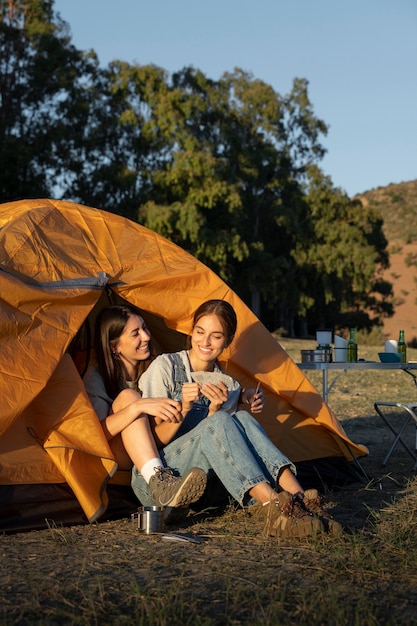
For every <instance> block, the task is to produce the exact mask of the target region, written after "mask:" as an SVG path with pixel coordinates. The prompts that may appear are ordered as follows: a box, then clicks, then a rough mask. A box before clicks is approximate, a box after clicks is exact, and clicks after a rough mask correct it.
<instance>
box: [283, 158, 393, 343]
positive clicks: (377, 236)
mask: <svg viewBox="0 0 417 626" xmlns="http://www.w3.org/2000/svg"><path fill="white" fill-rule="evenodd" d="M305 191H306V194H305V203H306V209H305V221H304V227H303V229H302V232H303V236H302V237H301V238H300V239H299V241H298V242H297V245H296V246H295V248H294V250H293V253H292V254H293V257H294V259H295V260H296V263H297V275H298V281H299V283H300V288H301V293H302V296H301V298H300V303H299V309H298V316H299V318H301V319H303V318H305V319H308V322H309V326H310V331H311V330H312V329H314V328H317V327H320V326H330V327H336V328H343V327H348V326H357V327H362V328H367V329H368V330H369V329H370V328H371V327H372V325H374V324H378V323H379V322H380V320H381V318H382V317H384V316H388V315H392V302H391V298H392V285H390V284H389V283H386V282H384V281H383V280H382V272H383V270H384V269H385V268H387V267H388V266H389V257H388V253H387V243H388V242H387V240H386V238H385V236H384V234H383V230H382V219H381V217H380V216H379V215H378V214H377V213H376V212H375V210H373V209H372V208H365V207H364V206H363V205H362V203H361V202H360V201H358V200H350V199H349V197H348V196H347V195H346V194H345V193H344V192H342V191H340V190H338V189H335V188H334V187H333V186H332V183H331V180H330V178H329V177H326V176H324V175H323V174H322V172H321V171H320V170H319V169H318V168H317V167H311V168H310V169H309V171H308V183H307V184H306V186H305Z"/></svg>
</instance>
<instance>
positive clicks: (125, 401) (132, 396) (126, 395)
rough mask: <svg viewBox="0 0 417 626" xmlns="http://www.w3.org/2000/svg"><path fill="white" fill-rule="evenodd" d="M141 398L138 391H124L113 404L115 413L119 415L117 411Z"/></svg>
mask: <svg viewBox="0 0 417 626" xmlns="http://www.w3.org/2000/svg"><path fill="white" fill-rule="evenodd" d="M140 397H141V395H140V393H139V391H136V389H122V391H121V392H120V393H119V395H118V396H117V397H116V398H115V399H114V401H113V404H112V409H113V413H117V411H121V410H122V409H124V408H125V407H127V406H128V405H129V404H132V402H135V400H138V399H139V398H140Z"/></svg>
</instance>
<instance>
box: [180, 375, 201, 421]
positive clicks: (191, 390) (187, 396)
mask: <svg viewBox="0 0 417 626" xmlns="http://www.w3.org/2000/svg"><path fill="white" fill-rule="evenodd" d="M199 395H200V385H199V384H198V383H184V384H183V386H182V412H183V415H186V414H187V413H188V411H191V409H192V406H193V403H194V402H195V401H196V400H198V397H199Z"/></svg>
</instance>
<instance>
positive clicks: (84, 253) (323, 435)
mask: <svg viewBox="0 0 417 626" xmlns="http://www.w3.org/2000/svg"><path fill="white" fill-rule="evenodd" d="M0 264H1V265H0V270H1V271H0V299H1V309H0V351H1V359H0V381H1V389H2V393H1V396H0V505H1V506H0V509H1V510H0V529H1V528H2V527H7V526H8V524H9V525H10V524H11V525H13V524H15V525H16V526H19V524H21V525H23V526H24V525H25V523H24V522H22V519H23V518H24V515H25V513H24V508H25V506H24V503H22V502H21V501H20V499H19V498H18V496H17V494H18V493H19V488H23V487H24V486H26V487H27V486H30V491H31V493H32V494H35V496H34V497H35V498H36V493H37V489H36V487H38V489H39V490H40V488H42V489H43V493H44V494H46V496H45V498H44V503H45V504H44V506H43V505H42V506H41V505H40V503H39V501H37V502H35V505H34V506H36V508H37V510H38V512H39V510H41V511H42V512H43V511H44V509H45V512H46V513H47V512H48V511H50V510H51V511H52V512H53V510H54V509H53V507H52V506H51V502H52V501H54V500H55V499H56V501H58V500H59V499H60V498H61V497H62V498H63V499H65V498H66V495H62V496H60V495H59V494H60V493H61V494H62V493H63V491H62V490H63V489H64V491H65V494H67V493H68V492H69V493H70V494H71V495H72V494H75V498H76V500H75V502H76V504H75V508H77V507H78V509H80V510H82V511H83V513H84V515H85V518H86V519H87V520H89V521H94V520H97V519H99V518H100V517H101V516H102V515H103V513H104V512H105V511H106V509H107V510H108V505H109V500H108V493H109V490H110V486H111V485H116V484H125V485H126V484H127V485H128V484H129V476H126V475H124V474H123V473H122V472H119V471H117V466H116V463H115V461H114V459H113V458H112V455H111V452H110V449H109V446H108V444H107V441H106V439H105V437H104V435H103V433H102V430H101V427H100V425H99V423H98V421H97V417H96V415H95V413H94V411H93V409H92V406H91V404H90V402H89V400H88V398H87V396H86V393H85V391H84V386H83V383H82V378H81V376H80V373H79V372H80V367H78V369H77V367H76V365H75V362H74V360H75V361H77V356H79V354H80V353H77V354H76V353H75V352H74V350H75V348H74V346H75V344H76V340H77V339H78V338H79V337H80V334H81V331H82V330H83V331H84V333H86V334H87V336H88V334H89V333H88V332H87V331H88V330H89V329H90V331H91V328H92V326H93V323H94V317H95V314H96V312H97V310H98V308H99V307H100V306H103V304H105V303H107V302H108V301H116V300H120V299H122V300H127V301H129V302H131V303H133V304H135V305H137V306H138V307H139V308H140V309H141V310H142V311H143V315H144V317H145V319H146V321H147V324H148V326H149V327H150V329H151V332H152V336H153V338H154V340H156V342H157V344H158V345H159V346H160V348H161V350H163V351H173V350H177V349H181V348H183V347H184V340H185V336H186V335H187V333H188V331H189V329H190V326H191V319H192V315H193V312H194V310H195V309H196V308H197V306H198V305H199V304H200V303H201V302H203V301H204V300H207V299H210V298H223V299H225V300H228V301H229V302H230V303H231V304H232V305H233V306H234V307H235V309H236V312H237V316H238V323H239V326H238V333H237V335H236V338H235V341H234V342H233V344H232V346H231V347H230V349H229V351H228V353H227V354H225V355H224V358H225V367H227V372H228V373H230V374H231V375H233V376H234V377H235V378H237V379H238V380H239V381H240V382H241V384H242V385H243V386H249V385H254V381H255V379H257V380H259V381H260V382H261V384H262V388H263V390H264V392H265V395H266V408H265V410H264V412H263V414H262V416H261V417H260V418H259V421H260V422H261V423H262V425H263V426H264V428H265V429H266V431H267V433H268V434H269V436H270V437H271V439H272V440H273V441H274V443H275V444H276V445H277V446H278V447H279V448H280V449H281V450H282V451H283V452H284V453H286V454H287V455H288V456H289V457H290V458H291V459H292V460H293V461H294V462H295V463H296V464H298V465H299V466H300V467H302V466H304V465H305V464H307V465H305V467H310V468H316V469H312V470H311V471H313V472H314V471H316V472H317V471H319V470H318V469H317V468H318V463H319V461H322V460H328V461H330V462H331V463H332V464H333V465H332V474H334V475H336V474H337V472H335V467H336V465H337V464H338V461H340V467H342V465H345V466H347V465H348V464H349V462H351V461H352V460H353V459H357V458H358V457H360V456H363V455H365V454H367V450H366V448H364V447H362V446H359V445H356V444H354V443H353V442H352V441H351V440H350V439H349V438H348V437H347V435H346V434H345V432H344V430H343V428H342V426H341V425H340V423H339V422H338V421H337V419H336V418H335V416H334V415H333V414H332V412H331V411H330V409H329V408H328V406H327V405H326V404H324V403H323V401H322V399H321V397H320V395H319V394H318V393H317V391H316V390H315V388H314V387H313V386H312V385H311V383H310V382H309V380H308V379H307V378H306V377H305V375H304V374H303V373H302V371H301V370H300V369H299V368H298V367H297V365H296V364H295V363H294V362H293V361H292V360H291V358H290V357H289V356H288V354H287V353H286V352H285V350H284V349H283V348H282V347H281V346H280V345H279V344H278V343H277V342H276V340H275V339H274V338H273V337H272V335H271V334H270V333H269V332H268V330H267V329H266V328H265V327H264V326H263V324H262V323H261V322H260V321H259V320H258V319H257V317H256V316H255V315H254V314H253V313H252V312H251V311H250V309H249V308H248V307H247V306H246V305H245V304H244V303H243V302H242V301H241V300H240V299H239V298H238V296H237V295H236V294H235V293H234V292H233V291H232V290H231V289H230V288H229V287H228V286H227V285H226V284H225V283H224V282H223V281H222V280H221V279H220V278H219V277H218V276H217V275H216V274H215V273H214V272H212V271H211V270H210V269H208V268H207V267H206V266H205V265H203V264H202V263H200V262H199V261H198V260H196V259H195V258H194V257H193V256H191V255H190V254H188V253H187V252H185V251H184V250H182V249H181V248H179V247H178V246H176V245H174V244H173V243H171V242H169V241H168V240H166V239H164V238H163V237H161V236H159V235H157V234H156V233H154V232H152V231H150V230H148V229H146V228H144V227H143V226H140V225H138V224H136V223H133V222H131V221H129V220H127V219H125V218H123V217H120V216H117V215H114V214H111V213H107V212H104V211H101V210H98V209H94V208H88V207H85V206H82V205H79V204H74V203H71V202H65V201H55V200H47V199H41V200H22V201H18V202H11V203H7V204H3V205H0ZM80 329H81V330H80ZM87 343H88V342H87ZM69 353H71V354H72V355H73V357H74V358H72V357H71V356H70V354H69ZM335 464H336V465H335ZM35 486H36V487H35ZM60 488H61V491H60ZM27 491H28V490H27V489H26V492H27ZM57 515H58V514H57ZM66 515H67V517H66ZM46 517H48V514H46ZM49 517H51V515H49ZM2 518H3V521H4V523H3V526H2ZM58 518H59V516H58ZM61 519H62V520H63V521H66V520H67V519H68V520H71V519H72V518H71V516H70V514H68V513H66V512H65V511H64V512H63V513H62V516H61ZM10 520H13V521H10ZM31 525H36V522H35V521H34V520H32V519H31V517H30V515H29V516H28V521H27V522H26V526H29V527H31Z"/></svg>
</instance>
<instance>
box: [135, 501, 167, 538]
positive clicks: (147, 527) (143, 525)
mask: <svg viewBox="0 0 417 626" xmlns="http://www.w3.org/2000/svg"><path fill="white" fill-rule="evenodd" d="M135 517H136V515H135ZM137 520H138V530H139V531H140V532H142V533H144V534H145V535H152V534H153V533H163V532H164V507H163V506H140V507H139V508H138V512H137Z"/></svg>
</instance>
